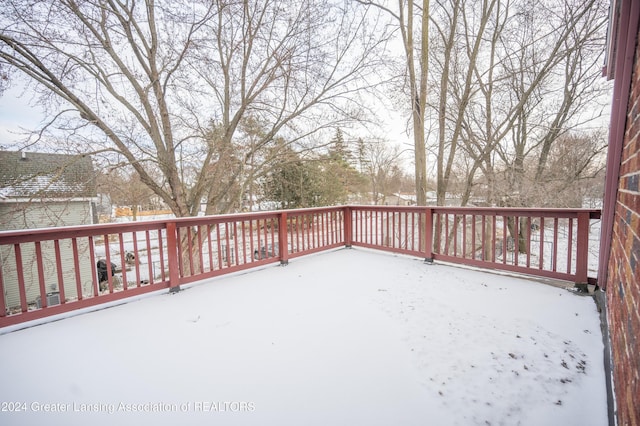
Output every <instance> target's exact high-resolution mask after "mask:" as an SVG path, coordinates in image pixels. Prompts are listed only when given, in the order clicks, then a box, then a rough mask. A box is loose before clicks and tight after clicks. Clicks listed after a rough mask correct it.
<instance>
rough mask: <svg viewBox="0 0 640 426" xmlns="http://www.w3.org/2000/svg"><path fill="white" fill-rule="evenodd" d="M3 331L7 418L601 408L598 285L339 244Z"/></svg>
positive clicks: (418, 420) (142, 419)
mask: <svg viewBox="0 0 640 426" xmlns="http://www.w3.org/2000/svg"><path fill="white" fill-rule="evenodd" d="M203 284H204V285H196V286H192V287H190V288H187V289H186V290H185V291H182V292H180V293H178V294H175V295H169V294H165V295H161V296H154V297H149V298H145V299H143V300H139V301H136V302H132V303H128V304H125V305H121V306H117V307H114V308H110V309H106V310H102V311H98V312H93V313H89V314H85V315H80V316H76V317H73V318H68V319H65V320H63V321H58V322H54V323H49V324H45V325H41V326H38V327H34V328H30V329H25V330H21V331H17V332H13V333H8V334H4V335H1V336H0V348H2V351H1V352H0V377H2V382H3V384H2V386H1V387H0V403H2V407H0V408H1V409H2V410H1V411H0V424H3V425H18V424H20V425H33V424H65V425H72V424H77V425H86V424H92V425H100V424H103V425H113V424H117V425H128V424H132V425H133V424H154V425H156V424H167V425H173V424H184V425H188V424H194V425H199V424H202V425H213V424H215V425H476V424H477V425H487V424H490V425H501V424H503V425H519V424H520V425H542V424H544V425H584V426H586V425H603V424H607V410H606V392H605V375H604V368H603V344H602V336H601V332H600V323H599V317H598V312H597V310H596V306H595V303H594V302H593V300H592V298H590V297H585V296H580V295H576V294H573V293H571V292H569V291H567V290H564V289H561V288H557V287H552V286H549V285H545V284H541V283H539V282H533V281H530V280H526V279H520V278H513V277H509V276H502V275H495V274H490V273H484V272H477V271H471V270H465V269H460V268H455V267H450V266H446V265H438V264H436V265H425V264H424V263H423V262H422V261H421V260H418V259H414V258H409V257H404V256H395V255H389V254H384V253H378V252H372V251H367V250H360V249H351V250H349V249H342V250H337V251H333V252H328V253H322V254H319V255H315V256H310V257H306V258H300V259H296V260H293V261H292V262H291V264H290V265H288V266H286V267H276V266H270V267H267V268H264V269H262V270H259V271H253V272H249V273H244V274H241V275H235V276H228V277H221V278H217V279H214V280H208V281H206V282H204V283H203Z"/></svg>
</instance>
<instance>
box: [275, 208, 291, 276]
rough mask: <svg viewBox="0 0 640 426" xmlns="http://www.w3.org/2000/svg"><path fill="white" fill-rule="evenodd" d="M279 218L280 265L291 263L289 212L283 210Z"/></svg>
mask: <svg viewBox="0 0 640 426" xmlns="http://www.w3.org/2000/svg"><path fill="white" fill-rule="evenodd" d="M278 219H279V222H278V252H279V253H280V265H282V266H284V265H288V264H289V247H288V245H287V240H288V232H287V212H286V211H282V212H281V213H280V217H279V218H278Z"/></svg>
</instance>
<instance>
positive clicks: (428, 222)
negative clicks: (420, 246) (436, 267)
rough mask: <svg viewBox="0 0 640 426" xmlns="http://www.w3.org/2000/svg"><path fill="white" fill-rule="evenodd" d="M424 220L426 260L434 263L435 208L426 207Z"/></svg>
mask: <svg viewBox="0 0 640 426" xmlns="http://www.w3.org/2000/svg"><path fill="white" fill-rule="evenodd" d="M424 214H425V221H424V234H423V235H424V243H425V244H424V261H425V262H426V263H433V209H432V208H430V207H427V208H426V209H425V213H424Z"/></svg>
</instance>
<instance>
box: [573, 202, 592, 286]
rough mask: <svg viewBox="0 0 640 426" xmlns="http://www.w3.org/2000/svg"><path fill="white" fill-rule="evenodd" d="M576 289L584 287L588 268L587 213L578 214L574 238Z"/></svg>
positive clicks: (586, 281) (587, 281)
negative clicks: (575, 245)
mask: <svg viewBox="0 0 640 426" xmlns="http://www.w3.org/2000/svg"><path fill="white" fill-rule="evenodd" d="M576 240H577V247H576V281H575V284H576V287H578V288H581V287H586V285H587V284H588V283H589V279H588V277H587V273H588V268H589V212H582V211H581V212H578V233H577V236H576Z"/></svg>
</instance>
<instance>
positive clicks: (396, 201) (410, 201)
mask: <svg viewBox="0 0 640 426" xmlns="http://www.w3.org/2000/svg"><path fill="white" fill-rule="evenodd" d="M384 205H385V206H415V205H416V196H415V194H402V193H397V194H391V195H387V196H386V197H384Z"/></svg>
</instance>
